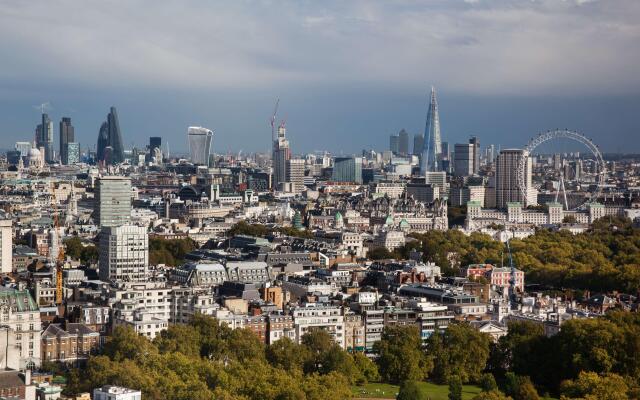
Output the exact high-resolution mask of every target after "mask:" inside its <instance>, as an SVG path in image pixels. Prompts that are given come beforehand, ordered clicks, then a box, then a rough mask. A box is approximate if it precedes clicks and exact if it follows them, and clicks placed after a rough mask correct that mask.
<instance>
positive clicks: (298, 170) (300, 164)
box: [286, 158, 304, 192]
mask: <svg viewBox="0 0 640 400" xmlns="http://www.w3.org/2000/svg"><path fill="white" fill-rule="evenodd" d="M286 175H287V182H290V183H291V184H292V185H293V187H292V189H293V191H294V192H301V191H302V190H303V189H304V160H303V159H301V158H293V159H290V160H287V171H286Z"/></svg>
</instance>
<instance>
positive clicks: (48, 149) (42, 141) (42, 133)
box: [36, 113, 54, 163]
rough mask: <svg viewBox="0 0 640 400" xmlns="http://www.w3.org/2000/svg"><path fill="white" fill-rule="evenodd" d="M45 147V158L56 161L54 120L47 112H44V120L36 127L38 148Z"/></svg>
mask: <svg viewBox="0 0 640 400" xmlns="http://www.w3.org/2000/svg"><path fill="white" fill-rule="evenodd" d="M41 147H43V148H44V159H45V161H46V162H48V163H52V162H54V154H53V121H51V119H49V116H48V115H47V114H44V113H43V114H42V122H41V123H40V124H39V125H38V126H37V127H36V148H38V149H39V148H41Z"/></svg>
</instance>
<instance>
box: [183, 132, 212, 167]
mask: <svg viewBox="0 0 640 400" xmlns="http://www.w3.org/2000/svg"><path fill="white" fill-rule="evenodd" d="M187 137H188V139H189V154H190V155H191V162H192V163H194V164H199V165H209V154H210V153H211V142H212V141H213V131H212V130H210V129H207V128H202V127H200V126H190V127H189V129H187Z"/></svg>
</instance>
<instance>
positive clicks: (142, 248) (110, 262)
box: [98, 225, 149, 282]
mask: <svg viewBox="0 0 640 400" xmlns="http://www.w3.org/2000/svg"><path fill="white" fill-rule="evenodd" d="M148 264H149V236H148V235H147V228H145V227H141V226H133V225H124V226H117V227H106V228H103V229H102V231H101V232H100V258H99V270H98V273H99V276H100V279H101V280H103V281H109V280H117V281H127V282H142V281H144V280H145V279H146V274H147V265H148Z"/></svg>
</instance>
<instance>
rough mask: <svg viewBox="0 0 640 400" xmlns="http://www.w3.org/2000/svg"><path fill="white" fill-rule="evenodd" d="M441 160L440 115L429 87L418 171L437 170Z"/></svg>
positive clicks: (434, 92) (432, 91)
mask: <svg viewBox="0 0 640 400" xmlns="http://www.w3.org/2000/svg"><path fill="white" fill-rule="evenodd" d="M441 160H442V138H441V136H440V115H439V114H438V100H437V99H436V90H435V88H434V87H433V86H432V87H431V101H430V103H429V110H428V111H427V121H426V124H425V128H424V149H423V151H422V160H421V161H420V162H421V167H420V172H422V174H424V173H425V172H429V171H439V170H440V169H441V168H440V161H441Z"/></svg>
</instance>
